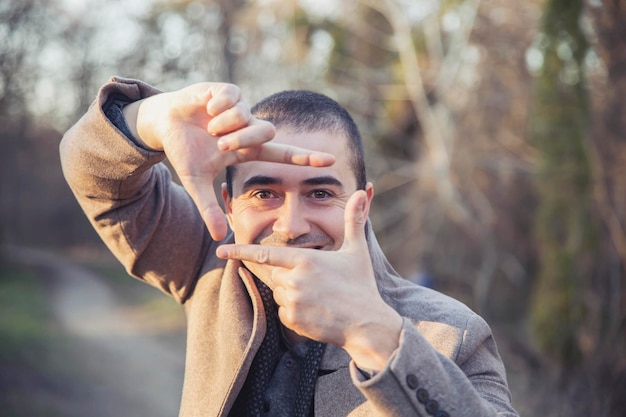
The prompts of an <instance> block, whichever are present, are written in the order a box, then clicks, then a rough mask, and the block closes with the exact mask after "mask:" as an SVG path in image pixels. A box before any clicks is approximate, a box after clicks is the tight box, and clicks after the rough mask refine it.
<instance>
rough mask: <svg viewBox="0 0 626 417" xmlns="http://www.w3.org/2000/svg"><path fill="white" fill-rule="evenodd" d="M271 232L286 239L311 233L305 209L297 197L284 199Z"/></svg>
mask: <svg viewBox="0 0 626 417" xmlns="http://www.w3.org/2000/svg"><path fill="white" fill-rule="evenodd" d="M277 214H278V216H277V218H276V220H275V221H274V225H273V227H272V230H273V231H274V232H275V233H280V234H281V235H283V236H285V237H286V238H287V239H295V238H297V237H299V236H302V235H305V234H307V233H309V232H310V231H311V225H310V223H309V221H308V220H307V216H306V207H305V205H304V204H302V203H301V202H300V201H299V199H298V198H297V197H295V198H289V197H288V198H286V199H285V202H284V203H283V205H282V206H281V207H280V209H279V211H278V213H277Z"/></svg>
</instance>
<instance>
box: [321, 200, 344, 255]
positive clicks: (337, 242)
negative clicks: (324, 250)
mask: <svg viewBox="0 0 626 417" xmlns="http://www.w3.org/2000/svg"><path fill="white" fill-rule="evenodd" d="M318 226H319V227H320V228H321V229H322V230H323V231H324V233H326V234H327V235H328V236H330V237H331V238H332V239H333V241H334V248H333V249H335V250H337V249H339V248H340V247H341V245H342V244H343V238H344V234H345V222H344V211H343V210H342V209H338V210H337V211H336V212H334V213H327V214H326V215H324V216H322V217H320V221H319V222H318Z"/></svg>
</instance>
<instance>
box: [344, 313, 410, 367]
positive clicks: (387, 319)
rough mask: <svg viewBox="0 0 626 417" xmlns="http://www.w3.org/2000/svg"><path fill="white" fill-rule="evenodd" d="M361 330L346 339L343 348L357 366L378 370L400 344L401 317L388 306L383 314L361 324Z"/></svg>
mask: <svg viewBox="0 0 626 417" xmlns="http://www.w3.org/2000/svg"><path fill="white" fill-rule="evenodd" d="M387 307H388V306H387ZM361 330H362V331H360V332H359V334H358V335H354V336H352V337H351V338H350V340H347V341H346V345H345V346H344V349H345V350H346V351H347V352H348V354H349V355H350V357H351V358H352V360H354V362H355V364H356V365H357V367H358V368H361V369H367V370H368V371H370V372H379V371H381V370H383V369H384V368H385V366H386V365H387V362H388V361H389V358H391V356H392V355H393V353H394V352H395V351H396V349H398V347H399V346H400V333H401V331H402V317H401V316H400V315H399V314H398V313H397V312H396V311H395V310H393V309H392V308H391V307H388V311H387V312H386V313H385V314H382V315H378V317H377V319H376V320H375V321H371V322H369V323H367V324H366V325H364V326H362V329H361Z"/></svg>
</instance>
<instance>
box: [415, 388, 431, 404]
mask: <svg viewBox="0 0 626 417" xmlns="http://www.w3.org/2000/svg"><path fill="white" fill-rule="evenodd" d="M415 394H416V397H417V400H418V401H419V402H421V403H422V404H426V401H428V397H430V396H429V395H428V391H426V390H425V389H424V388H420V389H418V390H417V392H416V393H415Z"/></svg>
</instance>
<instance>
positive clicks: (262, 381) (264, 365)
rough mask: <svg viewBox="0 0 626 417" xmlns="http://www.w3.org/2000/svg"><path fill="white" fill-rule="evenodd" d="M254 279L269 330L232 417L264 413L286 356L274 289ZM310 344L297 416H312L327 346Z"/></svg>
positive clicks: (296, 410)
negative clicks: (274, 377) (278, 367)
mask: <svg viewBox="0 0 626 417" xmlns="http://www.w3.org/2000/svg"><path fill="white" fill-rule="evenodd" d="M254 280H255V283H256V285H257V288H258V289H259V293H260V294H261V299H262V300H263V307H264V309H265V316H266V323H267V330H266V333H265V338H264V339H263V342H262V343H261V346H260V348H259V351H258V352H257V354H256V356H255V357H254V359H253V361H252V366H251V367H250V372H249V373H248V377H247V378H246V382H245V383H244V386H243V388H242V390H241V393H240V394H239V396H238V397H237V400H236V402H235V406H234V407H233V410H232V412H231V413H230V415H231V416H232V417H241V416H246V417H258V416H261V415H262V414H263V402H264V400H263V397H264V394H265V391H266V390H267V387H268V386H269V383H270V380H271V378H272V375H273V373H274V370H275V369H276V365H277V364H278V362H279V361H280V358H281V355H282V352H281V350H280V337H281V336H280V327H279V326H280V323H279V320H278V306H277V305H276V303H275V302H274V297H273V295H272V290H271V289H270V288H269V287H268V286H267V285H265V284H264V283H263V282H262V281H261V280H259V279H258V278H256V277H254ZM306 343H310V347H309V349H308V352H307V356H306V359H305V367H304V371H303V372H302V375H301V377H300V381H299V383H298V391H297V395H296V404H295V406H294V410H295V411H294V417H308V416H309V413H310V411H311V405H312V403H313V394H314V390H315V381H316V379H317V370H318V368H319V364H320V362H321V360H322V355H323V353H324V348H325V346H326V345H325V344H324V343H320V342H314V341H310V342H306Z"/></svg>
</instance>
